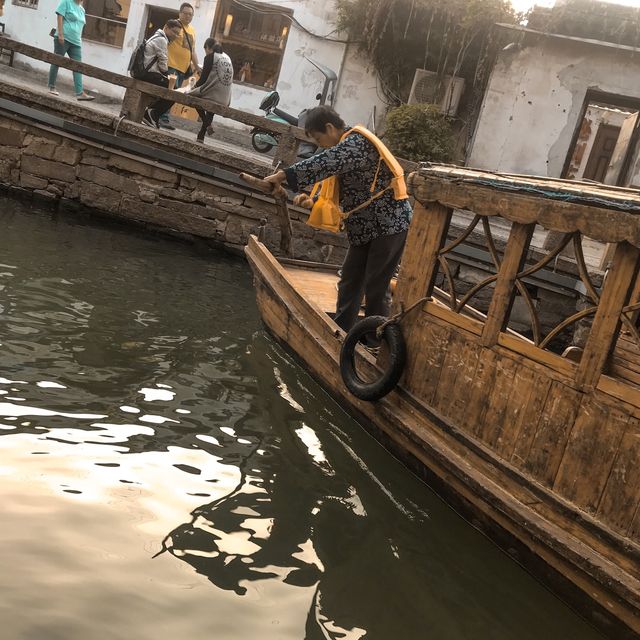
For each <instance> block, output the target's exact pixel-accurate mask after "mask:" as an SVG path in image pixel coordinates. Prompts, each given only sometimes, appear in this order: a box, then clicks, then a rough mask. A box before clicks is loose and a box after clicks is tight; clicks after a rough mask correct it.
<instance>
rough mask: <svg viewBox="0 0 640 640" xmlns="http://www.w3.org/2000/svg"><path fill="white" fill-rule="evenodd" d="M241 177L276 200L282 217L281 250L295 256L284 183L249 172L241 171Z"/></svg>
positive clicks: (277, 208) (277, 209)
mask: <svg viewBox="0 0 640 640" xmlns="http://www.w3.org/2000/svg"><path fill="white" fill-rule="evenodd" d="M240 178H241V179H242V180H244V181H245V182H246V183H247V184H248V185H250V186H252V187H255V188H256V189H258V190H259V191H261V192H262V193H266V194H268V195H270V196H271V197H272V198H273V199H274V200H275V202H276V211H277V212H278V217H279V218H280V252H281V253H283V254H285V255H286V256H288V257H290V258H291V257H293V246H292V245H293V243H292V235H293V229H292V227H291V218H290V217H289V208H288V207H287V192H286V191H285V190H284V188H283V187H282V185H275V184H272V183H271V182H267V181H266V180H263V179H262V178H256V177H255V176H252V175H249V174H248V173H241V174H240Z"/></svg>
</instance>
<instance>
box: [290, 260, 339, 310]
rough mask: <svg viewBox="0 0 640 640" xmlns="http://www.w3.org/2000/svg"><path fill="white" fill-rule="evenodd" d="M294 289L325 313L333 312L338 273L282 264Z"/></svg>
mask: <svg viewBox="0 0 640 640" xmlns="http://www.w3.org/2000/svg"><path fill="white" fill-rule="evenodd" d="M283 267H284V269H285V271H286V272H287V275H288V276H289V278H291V281H292V282H293V284H294V286H295V288H296V290H298V291H300V292H301V293H302V295H304V297H305V298H306V299H307V300H310V301H311V302H313V303H314V304H315V305H317V306H318V307H320V309H321V310H322V311H324V312H325V313H334V312H335V310H336V299H337V297H338V291H337V289H336V285H337V284H338V274H337V273H336V271H335V270H332V271H324V270H322V269H308V268H301V267H294V266H291V265H283Z"/></svg>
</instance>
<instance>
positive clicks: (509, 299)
mask: <svg viewBox="0 0 640 640" xmlns="http://www.w3.org/2000/svg"><path fill="white" fill-rule="evenodd" d="M534 228H535V224H519V223H517V222H514V223H513V225H512V227H511V233H510V234H509V240H508V241H507V247H506V249H505V251H504V257H503V259H502V264H501V265H500V270H499V272H498V279H497V280H496V286H495V289H494V291H493V297H492V298H491V303H490V305H489V310H488V311H487V319H486V321H485V323H484V328H483V330H482V337H481V342H482V344H483V345H484V346H485V347H492V346H493V345H494V344H496V343H497V342H498V335H499V334H500V332H501V331H503V330H504V329H505V328H506V326H507V322H508V321H509V314H510V313H511V307H512V305H513V301H514V299H515V282H516V276H517V275H518V273H519V272H520V271H522V267H523V265H524V262H525V260H526V258H527V251H528V250H529V243H530V242H531V237H532V235H533V230H534Z"/></svg>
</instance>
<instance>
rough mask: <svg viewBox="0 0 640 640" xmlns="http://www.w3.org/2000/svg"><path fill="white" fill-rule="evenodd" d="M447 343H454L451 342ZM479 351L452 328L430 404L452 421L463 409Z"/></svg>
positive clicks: (479, 354)
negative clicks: (445, 355)
mask: <svg viewBox="0 0 640 640" xmlns="http://www.w3.org/2000/svg"><path fill="white" fill-rule="evenodd" d="M451 343H455V346H453V345H452V344H451ZM481 353H482V347H481V346H480V345H479V344H477V343H476V342H473V341H471V340H469V339H468V338H466V337H465V336H464V335H462V334H460V333H459V332H457V331H453V332H452V339H451V342H450V345H449V349H448V353H447V357H446V359H445V362H444V364H443V365H442V372H441V374H440V379H439V380H438V388H437V390H436V394H435V396H434V399H433V406H434V408H436V409H437V410H438V411H439V412H440V413H442V414H443V415H445V416H447V417H448V418H449V419H450V420H451V421H452V422H453V423H454V424H455V423H457V422H458V420H459V417H460V416H463V415H464V414H465V412H466V410H467V404H468V402H469V387H470V386H471V385H472V384H473V381H474V379H475V376H476V369H477V366H478V361H479V359H480V356H481Z"/></svg>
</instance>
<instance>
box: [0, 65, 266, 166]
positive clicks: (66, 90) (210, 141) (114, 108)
mask: <svg viewBox="0 0 640 640" xmlns="http://www.w3.org/2000/svg"><path fill="white" fill-rule="evenodd" d="M67 76H68V77H67ZM0 82H6V83H7V84H13V85H16V86H17V87H21V88H24V89H28V90H29V91H34V92H36V93H42V94H46V95H48V96H49V95H50V94H49V92H48V88H47V74H46V72H45V71H41V70H38V69H34V68H33V67H31V66H30V65H27V64H24V63H17V64H16V66H14V67H9V66H8V65H4V64H0ZM56 88H57V89H58V91H59V92H60V95H59V96H55V99H58V100H61V101H63V102H72V103H74V104H76V100H75V97H74V91H73V81H72V75H71V72H70V71H67V70H66V69H60V74H59V76H58V82H57V83H56ZM89 93H91V94H92V95H94V96H95V97H96V99H95V100H94V101H93V102H83V103H82V105H83V106H84V107H86V108H88V109H93V110H95V111H101V112H103V113H108V114H110V115H115V116H117V115H119V113H120V107H121V104H122V102H121V101H120V100H117V99H115V98H112V97H110V96H105V95H101V94H100V93H98V92H97V91H94V90H89ZM51 97H52V98H54V96H51ZM171 120H172V123H173V124H175V125H176V129H175V131H169V130H167V129H162V132H163V133H166V134H169V135H175V136H177V137H179V138H183V139H186V140H188V141H189V142H195V139H196V133H197V131H198V130H199V128H200V126H199V123H198V122H192V121H190V120H185V119H183V118H176V117H174V116H172V117H171ZM241 126H242V127H243V128H242V129H239V128H238V127H230V126H229V125H227V124H225V119H224V118H221V117H219V116H216V117H215V118H214V121H213V129H214V134H213V136H208V137H207V138H206V140H205V145H206V147H208V148H210V149H213V150H215V151H219V152H220V153H227V154H231V155H235V156H238V155H241V156H243V157H245V158H247V159H249V160H251V162H252V163H255V164H262V165H264V166H265V168H267V167H270V166H271V163H272V160H273V157H272V155H273V153H272V154H271V155H269V154H261V153H256V151H254V149H253V147H252V146H251V136H250V134H249V128H248V127H245V126H244V125H241Z"/></svg>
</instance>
